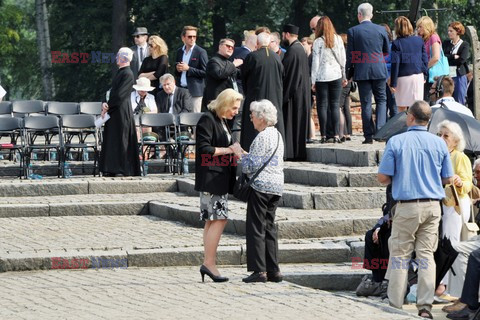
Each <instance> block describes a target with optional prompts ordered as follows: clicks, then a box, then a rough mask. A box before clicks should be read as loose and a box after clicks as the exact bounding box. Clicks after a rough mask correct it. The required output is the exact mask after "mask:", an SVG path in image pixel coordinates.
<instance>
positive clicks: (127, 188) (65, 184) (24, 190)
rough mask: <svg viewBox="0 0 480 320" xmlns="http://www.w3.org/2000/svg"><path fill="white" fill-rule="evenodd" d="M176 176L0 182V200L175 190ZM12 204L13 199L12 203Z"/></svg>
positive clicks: (48, 178) (82, 177) (8, 180)
mask: <svg viewBox="0 0 480 320" xmlns="http://www.w3.org/2000/svg"><path fill="white" fill-rule="evenodd" d="M175 178H176V176H173V175H171V174H165V175H149V176H147V177H121V178H103V177H96V178H94V177H85V176H74V177H72V178H70V179H58V178H52V177H47V178H45V179H42V180H19V179H2V180H1V182H0V203H2V202H1V201H4V199H1V197H47V196H60V195H79V194H120V193H151V192H175V191H177V182H176V179H175ZM12 201H15V200H12Z"/></svg>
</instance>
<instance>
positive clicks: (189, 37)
mask: <svg viewBox="0 0 480 320" xmlns="http://www.w3.org/2000/svg"><path fill="white" fill-rule="evenodd" d="M187 38H188V39H196V38H197V36H187Z"/></svg>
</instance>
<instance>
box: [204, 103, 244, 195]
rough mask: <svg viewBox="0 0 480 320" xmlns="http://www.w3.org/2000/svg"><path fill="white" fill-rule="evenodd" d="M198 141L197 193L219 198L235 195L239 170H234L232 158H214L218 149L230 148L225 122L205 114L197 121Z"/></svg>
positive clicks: (211, 114) (212, 114)
mask: <svg viewBox="0 0 480 320" xmlns="http://www.w3.org/2000/svg"><path fill="white" fill-rule="evenodd" d="M227 127H228V126H227ZM195 137H196V145H195V190H196V191H203V192H210V193H212V194H216V195H222V194H226V193H232V191H233V185H234V183H235V172H236V167H235V166H232V162H231V160H230V158H231V157H230V155H225V156H217V157H213V154H214V153H215V147H222V148H226V147H228V146H229V145H230V143H229V142H228V137H227V134H226V133H225V130H224V129H223V126H222V120H221V119H220V118H219V117H217V115H216V114H214V113H213V112H212V111H207V112H205V113H204V114H203V116H202V117H201V118H200V120H199V121H198V124H197V126H196V131H195ZM214 164H216V165H214Z"/></svg>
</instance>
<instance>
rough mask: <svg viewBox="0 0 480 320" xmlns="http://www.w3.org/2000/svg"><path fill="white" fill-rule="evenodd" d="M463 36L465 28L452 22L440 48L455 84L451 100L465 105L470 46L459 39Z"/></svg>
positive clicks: (456, 22) (458, 23)
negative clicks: (446, 37)
mask: <svg viewBox="0 0 480 320" xmlns="http://www.w3.org/2000/svg"><path fill="white" fill-rule="evenodd" d="M464 34H465V27H464V26H463V24H462V23H460V22H458V21H454V22H452V23H450V24H449V25H448V38H449V39H450V40H445V41H443V44H442V47H443V52H444V53H445V56H446V57H447V59H448V64H449V65H450V77H452V79H453V82H454V84H455V91H454V92H453V98H454V99H455V101H457V102H458V103H461V104H463V105H465V102H466V97H467V85H468V81H467V73H468V66H467V61H468V58H469V57H470V45H469V44H468V42H466V41H463V40H462V39H460V36H462V35H464Z"/></svg>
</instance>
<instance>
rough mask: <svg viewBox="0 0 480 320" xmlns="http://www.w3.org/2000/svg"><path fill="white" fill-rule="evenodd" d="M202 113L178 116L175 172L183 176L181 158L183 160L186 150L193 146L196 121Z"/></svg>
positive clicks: (188, 113) (187, 113)
mask: <svg viewBox="0 0 480 320" xmlns="http://www.w3.org/2000/svg"><path fill="white" fill-rule="evenodd" d="M202 115H203V113H202V112H194V113H190V112H186V113H180V114H179V115H178V132H179V136H178V139H177V151H178V152H177V172H178V173H179V174H183V173H184V172H183V165H182V164H183V158H185V156H186V153H187V150H188V148H189V147H190V146H194V145H195V143H196V141H195V127H196V126H197V123H198V120H200V118H201V117H202Z"/></svg>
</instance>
